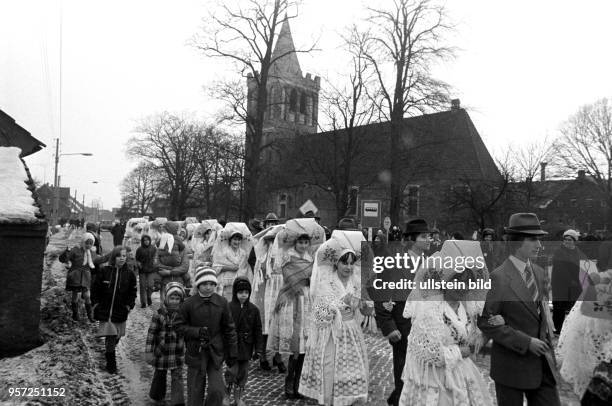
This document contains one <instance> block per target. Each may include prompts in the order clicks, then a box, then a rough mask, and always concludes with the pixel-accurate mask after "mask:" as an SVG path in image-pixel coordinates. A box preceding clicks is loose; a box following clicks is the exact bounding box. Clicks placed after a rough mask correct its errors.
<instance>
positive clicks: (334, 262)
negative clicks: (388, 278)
mask: <svg viewBox="0 0 612 406" xmlns="http://www.w3.org/2000/svg"><path fill="white" fill-rule="evenodd" d="M348 233H351V232H350V231H340V232H338V231H335V232H334V234H332V237H331V239H330V240H329V241H327V242H326V243H324V244H323V245H321V247H320V248H319V250H318V251H317V255H316V265H315V271H314V272H313V277H312V285H311V287H310V291H311V295H312V297H311V300H312V312H313V321H312V324H311V328H310V332H309V335H308V342H307V347H306V357H305V361H304V369H303V371H302V375H301V377H300V383H299V392H300V393H302V394H303V395H306V396H308V397H311V398H314V399H316V400H317V401H318V403H319V404H320V405H335V406H342V405H353V404H355V403H365V402H366V401H367V398H368V384H369V378H368V375H369V367H368V353H367V348H366V344H365V339H364V337H363V333H362V331H361V327H360V326H359V323H358V321H357V314H358V310H359V307H360V304H361V299H360V297H361V293H360V292H361V286H360V272H361V271H360V268H359V266H356V264H357V262H358V259H359V257H360V252H361V247H360V244H359V243H360V241H361V239H362V238H361V237H362V235H361V233H360V232H359V231H355V232H353V233H355V234H356V235H358V237H359V238H357V239H354V238H353V239H351V238H350V237H349V236H348V235H347V234H348ZM351 240H353V241H351ZM352 242H354V243H352Z"/></svg>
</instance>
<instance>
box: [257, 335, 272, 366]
mask: <svg viewBox="0 0 612 406" xmlns="http://www.w3.org/2000/svg"><path fill="white" fill-rule="evenodd" d="M262 338H263V349H264V350H263V354H261V359H260V360H259V368H261V370H262V371H271V370H272V367H270V362H269V361H268V354H267V351H266V346H267V345H268V335H267V334H264V335H263V336H262Z"/></svg>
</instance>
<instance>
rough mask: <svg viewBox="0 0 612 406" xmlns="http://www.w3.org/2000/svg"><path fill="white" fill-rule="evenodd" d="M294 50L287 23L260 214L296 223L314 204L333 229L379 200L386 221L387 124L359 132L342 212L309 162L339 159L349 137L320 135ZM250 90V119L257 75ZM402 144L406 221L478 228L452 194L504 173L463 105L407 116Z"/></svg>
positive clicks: (308, 84)
mask: <svg viewBox="0 0 612 406" xmlns="http://www.w3.org/2000/svg"><path fill="white" fill-rule="evenodd" d="M294 49H295V48H294V45H293V39H292V37H291V31H290V28H289V24H288V23H287V22H285V23H284V24H283V26H282V28H281V32H280V34H279V38H278V40H277V43H276V45H275V49H274V55H283V54H285V55H286V56H284V57H282V58H280V59H279V60H278V61H276V62H275V63H274V64H273V65H272V68H271V71H272V73H271V79H270V83H269V94H270V102H269V106H268V111H267V113H266V123H265V125H264V131H265V135H264V143H263V144H264V145H265V144H267V143H270V144H272V145H273V147H272V148H268V149H267V150H266V152H264V153H263V162H264V164H267V166H268V168H267V170H268V171H269V172H268V173H269V174H271V175H268V176H264V184H263V185H262V188H261V190H262V198H261V203H260V208H259V210H258V212H259V213H258V214H259V215H262V216H263V215H264V214H265V213H266V212H268V211H274V212H276V213H277V214H278V215H279V216H280V217H281V218H284V219H286V218H292V217H297V216H299V215H300V213H299V207H300V206H301V205H302V204H303V203H304V202H306V201H307V200H309V199H310V200H311V201H312V202H313V203H314V204H315V205H316V207H317V208H318V210H319V212H318V215H319V216H320V217H321V220H322V224H326V225H333V224H335V223H336V221H337V219H338V217H342V216H344V215H353V216H355V217H358V214H359V210H358V208H359V206H360V202H361V201H362V200H367V199H375V200H380V201H381V203H382V216H383V217H384V216H386V215H388V213H389V198H388V194H389V186H388V164H387V162H388V156H389V149H390V148H389V145H390V130H391V126H390V123H376V124H370V125H365V126H361V127H357V128H355V129H354V131H355V132H357V133H358V134H359V138H360V143H361V145H362V150H361V151H359V154H358V155H359V158H358V159H356V160H355V163H354V164H351V165H353V166H354V168H353V176H352V184H351V188H350V192H349V195H350V196H349V209H348V211H347V212H345V213H338V209H337V207H338V205H337V202H336V200H337V199H336V197H335V196H334V194H333V193H332V192H331V191H332V189H333V188H332V187H331V186H330V182H332V181H330V180H329V178H330V176H326V174H324V173H321V174H317V173H315V172H316V170H314V169H313V165H306V164H305V163H306V161H307V160H308V158H307V155H311V156H312V161H313V162H331V161H333V160H334V159H336V158H338V157H337V156H334V154H335V153H336V151H337V150H338V146H339V144H342V143H343V142H345V139H346V137H347V135H346V131H344V130H335V131H329V132H323V133H317V124H318V117H317V115H318V113H317V110H318V93H319V90H320V79H319V77H314V78H312V76H311V75H310V74H306V75H305V76H304V75H303V74H302V71H301V68H300V65H299V61H298V58H297V55H296V53H294V52H291V51H292V50H294ZM247 84H248V93H249V106H248V107H249V112H251V113H253V112H254V111H255V110H254V107H255V104H254V103H255V100H256V89H257V88H256V85H255V83H254V80H253V78H252V77H250V78H248V79H247ZM449 107H450V106H449ZM247 131H248V129H247ZM287 141H289V142H287ZM402 143H403V145H405V146H406V148H405V151H404V152H403V159H402V161H403V162H404V167H403V168H402V183H403V189H404V196H405V198H404V202H403V213H402V217H403V220H404V221H405V220H408V219H409V218H411V217H416V216H419V217H425V218H426V219H427V220H428V221H430V222H431V223H432V224H433V223H435V224H438V225H443V226H447V227H449V228H452V229H453V231H454V230H466V231H467V230H473V227H472V226H471V225H469V226H468V225H467V224H466V223H465V220H464V219H461V218H460V217H459V216H458V215H459V213H457V212H456V211H453V210H451V209H449V204H448V202H447V201H446V200H445V199H446V197H447V194H448V191H449V190H450V189H451V188H453V187H455V186H457V185H460V184H463V181H464V180H466V179H471V180H474V179H485V180H495V179H497V178H499V177H500V174H499V171H498V169H497V167H496V165H495V162H494V161H493V159H492V157H491V155H490V154H489V152H488V150H487V148H486V146H485V145H484V143H483V141H482V139H481V138H480V135H479V134H478V131H477V130H476V128H475V126H474V124H473V122H472V120H471V119H470V117H469V115H468V113H467V112H466V111H465V110H464V109H462V108H461V106H460V104H459V101H458V100H455V101H454V103H453V106H452V108H451V109H450V110H449V111H444V112H440V113H434V114H427V115H423V116H418V117H411V118H405V119H404V120H403V122H402ZM246 148H248V145H246ZM291 149H292V150H293V153H291V152H290V151H289V150H291ZM314 166H319V165H318V164H314ZM330 170H333V169H330Z"/></svg>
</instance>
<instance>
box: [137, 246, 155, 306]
mask: <svg viewBox="0 0 612 406" xmlns="http://www.w3.org/2000/svg"><path fill="white" fill-rule="evenodd" d="M140 244H141V245H140V247H138V249H137V250H136V263H137V265H138V280H139V285H140V306H141V307H143V308H145V307H147V304H148V305H149V306H151V304H152V301H151V293H153V285H154V282H155V278H156V277H157V268H156V267H155V254H156V251H157V248H155V245H153V244H152V243H151V237H149V236H148V235H146V234H145V235H143V236H142V238H141V239H140Z"/></svg>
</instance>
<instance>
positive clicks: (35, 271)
mask: <svg viewBox="0 0 612 406" xmlns="http://www.w3.org/2000/svg"><path fill="white" fill-rule="evenodd" d="M0 190H3V191H5V192H4V193H0V258H2V266H0V280H2V284H0V357H3V356H7V355H11V354H16V353H21V352H25V351H27V350H29V349H31V348H33V347H35V346H37V345H39V344H40V336H39V332H38V323H39V321H40V290H41V284H42V272H43V259H44V255H43V253H44V251H45V243H46V236H47V221H46V220H45V217H44V215H43V214H42V211H41V210H40V206H39V204H38V202H37V199H36V193H35V191H34V182H33V180H32V177H31V176H30V173H29V171H28V169H27V167H26V165H25V162H24V161H23V160H22V159H21V158H20V150H19V149H17V148H14V147H0ZM7 191H10V192H7Z"/></svg>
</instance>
